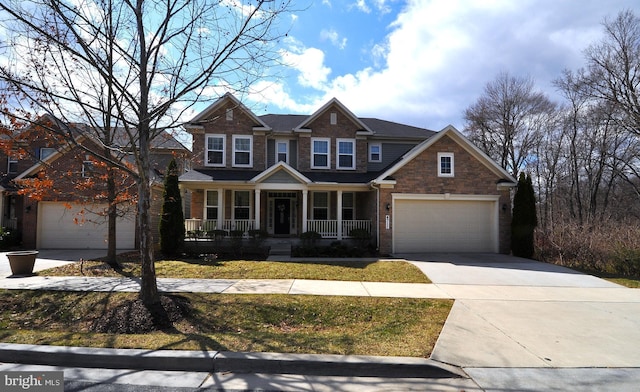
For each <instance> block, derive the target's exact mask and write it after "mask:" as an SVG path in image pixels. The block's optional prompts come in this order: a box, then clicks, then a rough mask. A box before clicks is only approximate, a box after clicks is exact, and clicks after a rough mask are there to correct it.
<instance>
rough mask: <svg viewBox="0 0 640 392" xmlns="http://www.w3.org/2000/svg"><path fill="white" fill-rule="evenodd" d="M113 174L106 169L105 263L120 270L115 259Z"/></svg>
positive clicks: (115, 211)
mask: <svg viewBox="0 0 640 392" xmlns="http://www.w3.org/2000/svg"><path fill="white" fill-rule="evenodd" d="M113 176H114V173H113V169H112V168H108V169H107V201H108V203H109V207H108V211H107V217H108V222H109V223H108V224H109V228H108V230H109V233H108V235H107V263H109V265H110V266H111V267H112V268H113V269H115V270H119V269H120V264H118V260H117V258H116V246H117V243H116V233H117V227H116V221H117V218H118V208H117V206H116V203H115V200H116V184H115V180H114V179H113Z"/></svg>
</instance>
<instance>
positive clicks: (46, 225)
mask: <svg viewBox="0 0 640 392" xmlns="http://www.w3.org/2000/svg"><path fill="white" fill-rule="evenodd" d="M69 206H70V207H71V208H68V207H69ZM105 207H106V205H92V206H87V207H83V206H82V205H80V204H69V203H60V202H41V203H39V205H38V248H39V249H107V237H108V227H107V226H108V225H107V218H106V217H102V216H98V215H96V214H94V213H91V212H88V211H101V210H103V209H104V208H105ZM116 230H117V234H116V246H117V248H118V249H133V248H135V219H133V218H129V219H127V218H119V219H118V221H117V223H116Z"/></svg>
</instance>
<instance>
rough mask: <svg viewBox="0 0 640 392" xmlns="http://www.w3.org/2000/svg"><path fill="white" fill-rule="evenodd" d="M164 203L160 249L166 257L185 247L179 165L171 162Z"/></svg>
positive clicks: (173, 161) (173, 160) (167, 174)
mask: <svg viewBox="0 0 640 392" xmlns="http://www.w3.org/2000/svg"><path fill="white" fill-rule="evenodd" d="M163 198H164V202H163V204H162V215H161V219H160V249H161V250H162V253H164V254H165V255H169V256H173V255H176V254H178V253H179V252H180V251H181V250H182V247H183V245H184V230H185V229H184V215H183V213H182V197H181V196H180V188H179V187H178V165H177V164H176V161H175V159H172V160H171V162H169V166H168V167H167V173H166V176H165V179H164V192H163Z"/></svg>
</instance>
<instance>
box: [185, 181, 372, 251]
mask: <svg viewBox="0 0 640 392" xmlns="http://www.w3.org/2000/svg"><path fill="white" fill-rule="evenodd" d="M190 192H191V194H190V199H191V205H190V209H189V210H190V216H191V217H190V218H188V219H186V220H185V229H186V231H187V233H189V234H190V235H194V234H197V235H198V236H201V237H228V236H236V237H238V236H242V237H251V236H252V235H254V234H256V233H258V232H261V233H264V234H267V235H269V236H271V237H283V238H286V237H298V236H299V235H300V234H301V233H305V232H308V231H315V232H317V233H319V234H320V235H321V236H322V237H323V238H327V239H336V240H342V239H347V238H352V237H353V236H354V234H355V235H359V234H358V232H356V231H354V230H358V231H360V233H362V232H363V231H364V232H366V233H368V234H369V235H370V236H372V237H373V234H374V233H373V232H372V231H373V224H372V222H373V219H372V216H375V215H374V214H375V199H374V196H375V193H374V192H373V191H370V190H366V191H362V190H350V189H347V190H341V189H338V190H328V189H318V190H308V189H300V190H295V189H242V188H236V189H224V188H216V189H193V190H190ZM360 235H361V234H360Z"/></svg>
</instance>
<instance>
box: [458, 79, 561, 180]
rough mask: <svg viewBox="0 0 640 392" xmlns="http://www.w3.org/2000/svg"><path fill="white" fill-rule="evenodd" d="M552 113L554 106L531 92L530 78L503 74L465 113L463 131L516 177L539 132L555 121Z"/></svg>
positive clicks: (489, 85)
mask: <svg viewBox="0 0 640 392" xmlns="http://www.w3.org/2000/svg"><path fill="white" fill-rule="evenodd" d="M554 111H555V104H554V103H552V102H551V101H550V100H549V98H547V96H546V95H544V94H543V93H541V92H536V91H535V90H534V82H533V79H531V78H530V77H524V78H518V77H514V76H511V75H509V73H507V72H502V73H500V74H498V75H497V77H496V78H495V79H494V80H493V81H491V82H489V83H487V85H486V86H485V88H484V93H483V95H482V96H481V97H480V98H478V100H477V101H476V103H474V104H472V105H471V106H470V107H469V108H467V109H466V110H465V114H464V116H465V120H466V125H465V132H466V133H467V135H468V136H469V138H470V139H471V140H472V141H473V142H475V143H476V144H477V145H478V146H479V147H480V148H481V149H483V150H484V151H485V152H486V153H487V154H488V155H489V156H490V157H492V158H493V159H495V160H496V161H497V162H499V163H500V164H501V165H502V167H504V168H506V169H507V170H509V171H510V172H511V173H512V174H513V175H514V177H517V176H518V173H519V172H520V171H522V170H523V169H524V168H525V167H526V165H527V163H528V161H529V160H530V158H531V154H532V152H533V150H534V148H535V146H536V145H537V144H538V140H539V137H540V132H542V131H544V130H546V129H548V128H549V126H550V123H552V122H553V121H555V114H554Z"/></svg>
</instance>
